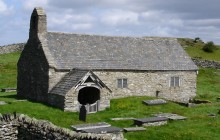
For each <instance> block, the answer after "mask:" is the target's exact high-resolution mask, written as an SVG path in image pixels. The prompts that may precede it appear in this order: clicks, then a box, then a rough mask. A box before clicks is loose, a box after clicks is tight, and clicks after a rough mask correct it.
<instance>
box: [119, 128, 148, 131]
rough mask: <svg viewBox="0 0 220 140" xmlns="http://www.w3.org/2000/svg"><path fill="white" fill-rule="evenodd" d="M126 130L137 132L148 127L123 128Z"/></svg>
mask: <svg viewBox="0 0 220 140" xmlns="http://www.w3.org/2000/svg"><path fill="white" fill-rule="evenodd" d="M123 129H124V131H125V132H136V131H145V130H146V128H144V127H128V128H123Z"/></svg>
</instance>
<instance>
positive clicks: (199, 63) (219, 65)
mask: <svg viewBox="0 0 220 140" xmlns="http://www.w3.org/2000/svg"><path fill="white" fill-rule="evenodd" d="M192 60H193V62H194V63H195V64H196V65H197V66H199V67H203V68H216V69H220V62H217V61H211V60H201V59H196V58H192Z"/></svg>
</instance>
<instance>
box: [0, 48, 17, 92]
mask: <svg viewBox="0 0 220 140" xmlns="http://www.w3.org/2000/svg"><path fill="white" fill-rule="evenodd" d="M19 56H20V52H17V53H10V54H1V55H0V89H1V88H6V87H16V81H17V80H16V76H17V61H18V58H19Z"/></svg>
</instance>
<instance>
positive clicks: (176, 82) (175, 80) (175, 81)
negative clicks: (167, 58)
mask: <svg viewBox="0 0 220 140" xmlns="http://www.w3.org/2000/svg"><path fill="white" fill-rule="evenodd" d="M169 86H170V87H173V88H175V87H180V76H171V77H170V81H169Z"/></svg>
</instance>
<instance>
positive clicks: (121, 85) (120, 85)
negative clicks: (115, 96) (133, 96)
mask: <svg viewBox="0 0 220 140" xmlns="http://www.w3.org/2000/svg"><path fill="white" fill-rule="evenodd" d="M120 82H121V83H120ZM117 88H121V89H123V88H128V79H127V78H117Z"/></svg>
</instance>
